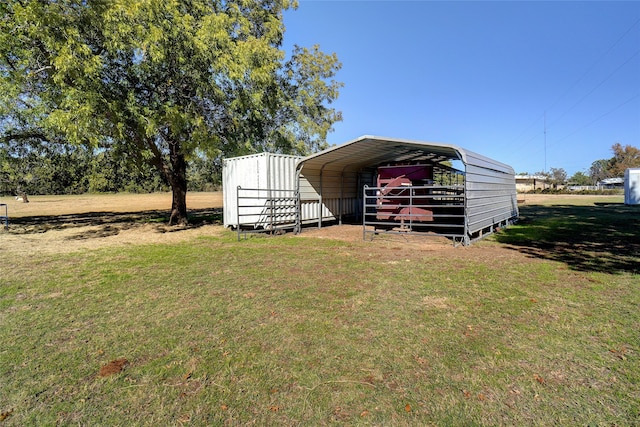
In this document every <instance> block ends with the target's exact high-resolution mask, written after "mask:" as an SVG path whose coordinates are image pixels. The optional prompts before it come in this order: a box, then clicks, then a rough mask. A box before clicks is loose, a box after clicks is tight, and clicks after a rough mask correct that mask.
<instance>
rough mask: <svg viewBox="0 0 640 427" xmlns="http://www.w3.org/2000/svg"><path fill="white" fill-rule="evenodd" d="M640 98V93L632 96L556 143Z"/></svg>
mask: <svg viewBox="0 0 640 427" xmlns="http://www.w3.org/2000/svg"><path fill="white" fill-rule="evenodd" d="M638 97H640V93H637V94H635V95H634V96H632V97H631V98H629V99H627V100H626V101H624V102H623V103H621V104H618V105H617V106H615V107H613V108H612V109H610V110H609V111H607V112H606V113H604V114H602V115H600V116H598V117H596V118H595V119H593V120H591V121H590V122H589V123H587V124H586V125H583V126H581V127H580V128H578V129H576V130H575V131H573V132H571V133H570V134H569V135H567V136H565V137H563V138H561V139H559V140H557V141H555V142H556V143H558V142H561V141H564V140H565V139H567V138H569V137H571V136H573V135H575V134H576V133H578V132H580V131H581V130H583V129H585V128H587V127H589V126H591V125H592V124H594V123H595V122H597V121H598V120H600V119H602V118H603V117H605V116H608V115H609V114H611V113H613V112H614V111H616V110H617V109H619V108H621V107H623V106H625V105H626V104H628V103H630V102H631V101H633V100H634V99H636V98H638Z"/></svg>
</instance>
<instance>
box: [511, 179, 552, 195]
mask: <svg viewBox="0 0 640 427" xmlns="http://www.w3.org/2000/svg"><path fill="white" fill-rule="evenodd" d="M550 187H551V184H550V183H549V178H547V177H546V176H542V175H516V191H517V192H518V193H527V192H529V191H535V190H544V189H546V188H550Z"/></svg>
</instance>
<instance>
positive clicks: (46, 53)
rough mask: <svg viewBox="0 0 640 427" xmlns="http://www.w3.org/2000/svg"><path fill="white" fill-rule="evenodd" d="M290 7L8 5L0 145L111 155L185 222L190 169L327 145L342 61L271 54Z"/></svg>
mask: <svg viewBox="0 0 640 427" xmlns="http://www.w3.org/2000/svg"><path fill="white" fill-rule="evenodd" d="M290 7H295V4H294V3H292V2H290V1H289V0H261V1H259V2H256V1H247V0H110V1H84V0H7V1H5V2H3V3H1V4H0V14H1V16H2V18H0V37H1V38H0V117H1V121H0V132H1V136H0V138H1V141H2V142H3V143H4V144H7V145H9V144H17V145H21V144H24V143H25V142H29V143H32V144H33V143H34V142H33V141H35V143H47V144H49V143H55V144H67V143H70V144H74V145H75V146H85V147H90V148H98V149H100V150H104V152H105V153H106V152H109V151H112V150H119V152H120V153H126V156H127V157H128V158H129V159H130V160H131V162H132V163H135V164H139V165H141V164H145V163H146V164H151V165H153V166H154V167H155V168H157V170H158V171H160V173H161V174H162V176H163V177H164V179H165V180H166V182H168V183H169V185H170V186H171V189H172V192H173V202H172V215H171V221H172V222H176V223H180V222H186V214H187V210H186V191H187V162H189V161H193V160H194V159H197V156H201V155H205V156H207V157H208V158H213V159H215V158H220V157H221V156H223V155H227V156H228V155H237V154H247V153H252V152H258V151H262V150H269V151H275V152H283V153H296V154H307V153H308V152H309V151H315V150H318V149H321V148H324V146H325V145H326V136H327V132H329V131H330V129H331V127H332V125H333V123H334V122H335V121H337V120H340V119H341V117H340V114H339V113H338V112H336V111H335V110H334V109H332V108H330V104H331V103H332V101H333V100H334V99H335V98H336V97H337V96H338V90H339V88H340V87H341V84H340V83H338V82H336V81H334V80H333V78H334V76H335V73H336V72H337V70H338V69H339V68H340V64H339V63H338V60H337V58H336V56H335V55H326V54H324V53H322V52H321V51H320V50H319V48H318V47H317V46H316V47H313V48H311V49H307V48H300V47H296V48H295V50H294V52H292V54H291V55H290V57H289V58H288V59H287V58H286V55H285V52H283V51H282V50H281V49H280V48H281V46H282V41H283V34H284V30H285V28H284V25H283V23H282V14H283V11H284V10H285V9H287V8H290Z"/></svg>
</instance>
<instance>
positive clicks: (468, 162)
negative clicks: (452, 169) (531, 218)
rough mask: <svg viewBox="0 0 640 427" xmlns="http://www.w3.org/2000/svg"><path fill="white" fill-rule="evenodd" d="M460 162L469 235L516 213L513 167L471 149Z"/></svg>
mask: <svg viewBox="0 0 640 427" xmlns="http://www.w3.org/2000/svg"><path fill="white" fill-rule="evenodd" d="M463 163H464V164H465V194H466V202H465V204H466V209H465V212H466V224H467V234H468V235H469V236H472V235H474V234H476V233H478V232H481V231H482V230H484V229H486V228H489V227H492V226H494V225H496V224H501V223H503V222H505V221H508V220H510V219H512V218H515V217H517V216H518V203H517V196H516V188H515V173H514V171H513V169H511V168H510V167H508V166H506V165H504V164H502V163H499V162H496V161H494V160H492V159H489V158H487V157H484V156H481V155H478V154H475V153H471V152H465V155H464V158H463Z"/></svg>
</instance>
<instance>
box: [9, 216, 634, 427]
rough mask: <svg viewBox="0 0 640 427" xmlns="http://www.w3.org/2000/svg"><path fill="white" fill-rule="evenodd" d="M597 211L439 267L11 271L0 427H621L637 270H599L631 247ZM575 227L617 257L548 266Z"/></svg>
mask: <svg viewBox="0 0 640 427" xmlns="http://www.w3.org/2000/svg"><path fill="white" fill-rule="evenodd" d="M600 208H602V209H609V207H594V206H591V207H589V206H586V207H584V209H586V210H583V209H582V208H581V207H568V206H567V207H566V208H563V207H554V206H549V207H538V206H528V207H525V208H523V209H522V211H523V212H522V213H523V217H524V218H523V221H522V222H521V223H520V224H519V225H517V226H515V227H512V228H510V229H508V230H507V231H506V232H504V233H502V234H499V235H498V236H497V237H496V238H492V239H490V240H488V241H482V242H479V243H478V244H476V245H474V246H472V247H470V248H457V249H453V248H448V249H446V250H443V251H429V252H412V251H410V250H408V249H406V248H402V244H401V241H399V243H393V244H392V245H391V247H390V246H389V245H387V244H385V243H382V242H377V241H376V240H374V241H373V242H356V243H346V242H336V241H330V240H325V239H322V240H321V239H311V238H304V239H303V238H296V237H291V236H280V237H275V238H267V237H253V238H250V239H248V240H243V241H241V242H237V241H236V235H235V234H233V233H228V235H226V236H224V237H222V238H200V239H196V240H193V241H190V242H188V243H181V244H173V245H148V246H139V247H135V248H128V249H121V248H120V249H117V250H116V249H108V250H104V249H103V250H97V251H93V252H86V253H73V254H69V255H59V256H45V255H39V256H36V258H31V259H28V260H27V259H24V258H17V257H16V258H15V259H14V258H11V257H9V259H6V260H4V261H3V267H2V284H1V285H0V325H1V326H2V327H1V328H0V339H1V340H2V343H3V345H2V346H1V347H0V411H1V412H2V413H3V414H4V415H3V418H5V419H4V421H3V422H2V423H1V424H2V425H11V426H14V425H15V426H18V425H19V426H22V425H55V424H61V425H76V424H79V425H127V426H129V425H247V424H256V425H326V424H347V425H353V424H356V425H400V426H402V425H438V426H446V425H451V426H459V425H634V424H635V425H637V423H638V422H639V420H640V403H639V402H640V357H639V356H640V334H639V333H638V331H639V330H640V311H639V310H638V307H639V306H640V280H639V277H638V275H637V265H638V262H640V260H639V258H638V253H639V252H638V251H636V252H635V254H634V253H624V254H623V255H624V260H623V261H619V262H616V261H615V260H616V258H617V256H618V255H619V253H618V252H616V251H617V250H618V249H616V248H617V247H618V246H620V245H619V244H618V243H620V242H621V243H627V244H630V245H637V242H638V231H636V230H638V228H637V227H635V228H629V229H626V228H625V229H624V230H622V231H620V230H617V228H620V227H622V226H621V225H620V224H619V223H618V222H617V218H618V217H616V215H617V214H616V213H614V212H612V211H604V212H601V211H598V209H600ZM564 209H566V210H564ZM611 209H615V210H616V211H619V212H622V213H621V214H620V215H622V216H624V217H625V218H626V221H627V222H628V221H634V218H637V216H635V215H637V210H635V211H628V210H625V209H627V208H625V207H622V206H614V207H612V208H611ZM594 210H595V213H594ZM565 213H566V214H565ZM560 214H561V215H560ZM594 215H595V217H597V220H593V219H591V218H592V217H593V216H594ZM635 221H637V219H635ZM577 222H580V223H582V222H585V223H587V224H589V225H590V226H592V227H596V228H597V229H598V230H601V231H600V232H604V230H609V231H607V233H608V232H610V231H611V230H613V231H614V232H619V233H620V235H619V236H617V237H616V238H617V239H619V242H618V243H616V244H610V245H607V244H606V242H607V241H611V240H612V239H606V238H604V237H598V234H599V233H598V231H597V230H596V229H593V230H590V229H589V230H588V232H587V233H586V234H585V237H584V238H583V239H582V240H580V239H578V238H577V237H573V238H572V240H571V241H570V242H569V243H570V244H572V245H574V246H579V247H580V249H579V250H574V253H573V254H557V253H556V252H553V251H552V252H548V253H547V252H545V250H546V248H551V249H552V250H553V249H556V248H558V247H562V245H559V244H558V243H555V244H552V243H553V239H552V236H557V237H559V238H558V240H559V241H564V240H567V239H563V238H562V236H573V235H574V233H575V232H576V231H577V230H583V229H588V228H589V227H582V226H580V227H578V226H577V225H576V223H577ZM627 222H625V224H626V223H627ZM635 224H636V225H637V222H636V223H635ZM576 227H577V228H576ZM571 230H573V231H571ZM538 242H543V243H544V244H543V243H538ZM636 248H637V247H636ZM390 249H391V250H390ZM587 253H595V254H596V255H597V256H598V257H603V256H604V258H605V262H606V264H607V265H612V266H614V267H616V268H615V269H614V270H613V271H606V268H604V267H601V266H600V265H599V264H597V263H596V262H595V261H593V260H591V261H589V262H582V261H580V259H581V257H582V256H583V255H584V254H587ZM594 256H595V255H594ZM118 358H126V359H127V360H128V361H129V364H128V366H126V368H125V369H124V370H123V371H122V372H120V373H117V374H114V375H111V376H106V377H101V376H99V375H98V372H99V370H100V367H101V366H103V365H105V364H107V363H108V362H109V361H112V360H115V359H118Z"/></svg>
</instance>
